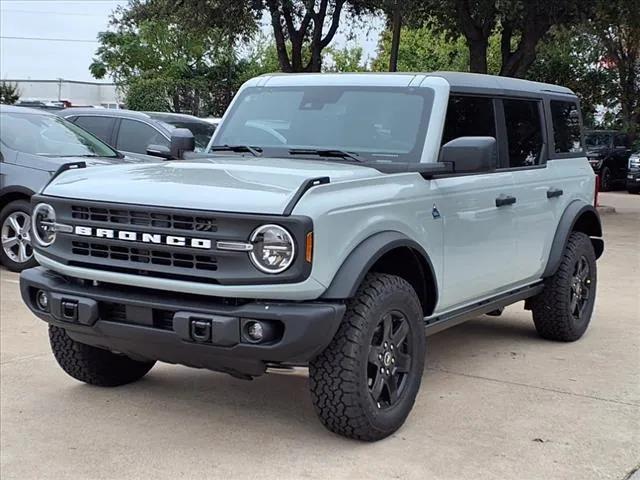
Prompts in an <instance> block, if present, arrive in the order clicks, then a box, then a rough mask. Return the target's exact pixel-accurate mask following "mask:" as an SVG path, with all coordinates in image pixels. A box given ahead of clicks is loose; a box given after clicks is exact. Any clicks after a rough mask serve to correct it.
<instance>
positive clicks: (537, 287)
mask: <svg viewBox="0 0 640 480" xmlns="http://www.w3.org/2000/svg"><path fill="white" fill-rule="evenodd" d="M543 288H544V285H543V283H542V282H539V283H536V284H534V285H529V286H527V287H522V288H518V289H516V290H512V291H510V292H507V293H503V294H500V295H497V296H495V297H493V298H489V299H487V300H483V301H482V302H478V303H476V304H474V305H470V306H468V307H464V308H460V309H458V310H454V311H452V312H448V313H443V314H442V315H438V316H435V317H427V318H425V319H424V325H425V334H426V335H427V336H429V335H433V334H435V333H438V332H441V331H442V330H445V329H447V328H449V327H453V326H455V325H458V324H460V323H463V322H466V321H467V320H471V319H472V318H475V317H478V316H480V315H483V314H485V313H488V312H492V311H494V310H499V309H501V308H504V307H506V306H507V305H511V304H512V303H516V302H519V301H520V300H526V299H527V298H529V297H533V296H534V295H537V294H538V293H540V292H541V291H542V289H543Z"/></svg>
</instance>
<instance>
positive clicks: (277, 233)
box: [249, 225, 296, 273]
mask: <svg viewBox="0 0 640 480" xmlns="http://www.w3.org/2000/svg"><path fill="white" fill-rule="evenodd" d="M250 240H251V243H252V244H253V250H252V251H251V253H250V254H249V256H250V257H251V261H252V262H253V264H254V265H255V266H256V267H257V268H258V269H259V270H262V271H263V272H266V273H280V272H284V271H285V270H286V269H287V268H289V267H290V266H291V264H292V263H293V258H294V256H295V253H296V247H295V244H294V243H293V237H292V236H291V234H290V233H289V232H287V231H286V230H285V229H284V228H282V227H280V226H278V225H263V226H261V227H258V228H257V229H255V230H254V232H253V233H252V234H251V239H250Z"/></svg>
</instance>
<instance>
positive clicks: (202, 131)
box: [59, 108, 216, 156]
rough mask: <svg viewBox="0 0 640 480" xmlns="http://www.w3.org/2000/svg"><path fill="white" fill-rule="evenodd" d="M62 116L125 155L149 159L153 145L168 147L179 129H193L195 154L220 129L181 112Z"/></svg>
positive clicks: (95, 111) (74, 111) (92, 111)
mask: <svg viewBox="0 0 640 480" xmlns="http://www.w3.org/2000/svg"><path fill="white" fill-rule="evenodd" d="M59 115H61V116H63V117H64V118H66V119H67V120H69V121H71V122H73V123H75V124H76V125H78V126H80V127H82V128H84V129H85V130H87V131H89V132H91V133H93V134H94V135H95V136H96V137H98V138H99V139H100V140H102V141H103V142H105V143H108V144H109V145H111V146H113V147H114V148H117V149H118V150H119V151H121V152H124V153H129V154H134V155H145V156H146V153H147V147H148V146H149V145H162V146H165V147H168V146H169V139H170V138H171V133H172V132H173V131H174V130H175V129H176V128H187V129H189V130H191V132H192V133H193V136H194V137H195V141H196V149H195V151H196V152H203V151H204V150H205V149H206V148H207V145H208V144H209V140H210V139H211V136H212V135H213V132H214V131H215V129H216V127H215V125H213V124H211V123H210V122H207V121H205V120H202V119H200V118H198V117H194V116H192V115H183V114H180V113H157V112H134V111H132V110H112V109H104V110H103V109H99V108H68V109H66V110H64V111H62V112H60V113H59Z"/></svg>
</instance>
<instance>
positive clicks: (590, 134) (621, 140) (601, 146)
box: [584, 130, 631, 192]
mask: <svg viewBox="0 0 640 480" xmlns="http://www.w3.org/2000/svg"><path fill="white" fill-rule="evenodd" d="M584 140H585V146H586V147H587V157H588V158H589V163H590V164H591V166H592V167H593V170H594V172H596V174H597V175H598V176H599V177H600V190H602V191H603V192H606V191H608V190H611V189H612V188H613V186H614V185H616V184H624V182H625V179H626V177H627V163H628V160H629V155H631V142H630V139H629V137H628V136H627V135H626V134H624V133H621V132H617V131H615V130H589V131H587V132H585V138H584Z"/></svg>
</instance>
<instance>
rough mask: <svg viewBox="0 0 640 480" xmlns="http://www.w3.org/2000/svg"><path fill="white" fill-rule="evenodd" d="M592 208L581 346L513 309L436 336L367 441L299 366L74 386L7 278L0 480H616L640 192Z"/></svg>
mask: <svg viewBox="0 0 640 480" xmlns="http://www.w3.org/2000/svg"><path fill="white" fill-rule="evenodd" d="M601 203H602V204H605V205H610V206H613V207H614V208H615V209H616V211H617V213H615V214H607V215H604V216H603V223H604V229H605V238H606V251H605V255H604V257H603V258H602V260H601V261H600V262H599V280H598V282H599V285H598V299H597V303H596V309H595V314H594V318H593V320H592V324H591V327H590V328H589V330H588V331H587V334H586V335H585V336H584V337H583V338H582V339H581V340H580V341H578V342H575V343H569V344H565V343H553V342H548V341H544V340H542V339H540V338H538V337H537V336H536V332H535V329H534V327H533V323H532V321H531V316H530V313H529V312H525V311H524V310H523V308H522V304H517V305H514V306H512V307H510V308H508V309H507V310H506V311H505V312H504V314H503V315H502V316H501V317H480V318H478V319H475V320H472V321H470V322H467V323H465V324H463V325H460V326H457V327H454V328H452V329H450V330H447V331H445V332H443V333H440V334H438V335H435V336H433V337H430V338H429V339H428V340H427V359H426V362H427V363H426V370H425V374H424V378H423V382H422V389H421V391H420V393H419V395H418V398H417V401H416V405H415V407H414V409H413V412H412V413H411V415H410V416H409V419H408V420H407V423H406V424H405V426H404V427H403V428H401V429H400V430H399V431H398V432H397V433H396V434H395V435H393V436H392V437H390V438H388V439H386V440H383V441H380V442H377V443H375V444H367V443H360V442H356V441H351V440H346V439H343V438H341V437H338V436H336V435H333V434H331V433H329V432H328V431H326V430H325V429H324V428H323V427H322V425H321V424H320V422H319V421H318V420H317V419H316V416H315V413H314V411H313V407H312V405H311V399H310V395H309V393H308V391H307V382H308V380H307V375H306V372H305V371H304V370H297V371H295V372H293V373H287V374H284V373H274V374H269V375H265V376H263V377H261V378H258V379H256V380H254V381H252V382H247V381H243V380H237V379H234V378H231V377H229V376H226V375H223V374H218V373H213V372H208V371H204V370H195V369H189V368H186V367H181V366H174V365H166V364H158V365H156V367H155V368H154V369H153V370H152V371H151V372H150V374H149V375H147V376H146V377H145V378H144V379H142V380H141V381H140V382H138V383H135V384H133V385H128V386H125V387H119V388H113V389H103V388H97V387H91V386H87V385H83V384H81V383H78V382H76V381H75V380H73V379H72V378H70V377H68V376H67V375H66V374H65V373H64V372H63V371H62V370H61V369H60V368H59V367H58V366H57V364H56V363H55V360H54V359H53V356H52V355H51V353H50V350H49V344H48V338H47V329H46V325H45V324H44V323H43V322H41V321H40V320H38V319H36V318H35V317H34V316H33V315H31V314H30V313H29V312H28V311H27V309H26V307H24V306H23V304H22V302H21V300H20V297H19V289H18V276H17V275H16V274H13V273H11V272H7V271H6V270H2V271H1V272H0V297H1V299H0V362H1V366H0V477H1V478H2V479H3V480H9V479H41V478H42V479H44V478H51V479H65V478H82V479H116V478H117V479H133V478H141V479H146V478H153V479H161V478H172V479H182V478H184V479H192V478H194V479H195V478H224V479H232V478H278V479H289V478H291V479H300V478H318V479H326V478H332V479H341V478H350V479H359V478H375V479H413V478H415V479H467V478H469V479H572V480H573V479H580V480H586V479H616V480H618V479H619V480H622V479H623V478H625V477H626V476H627V475H629V474H630V473H631V472H632V471H633V470H634V469H635V468H636V467H637V465H638V464H639V463H640V249H639V246H640V196H638V195H635V196H631V195H628V194H626V192H616V193H609V194H602V195H601ZM634 478H636V477H634Z"/></svg>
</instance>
